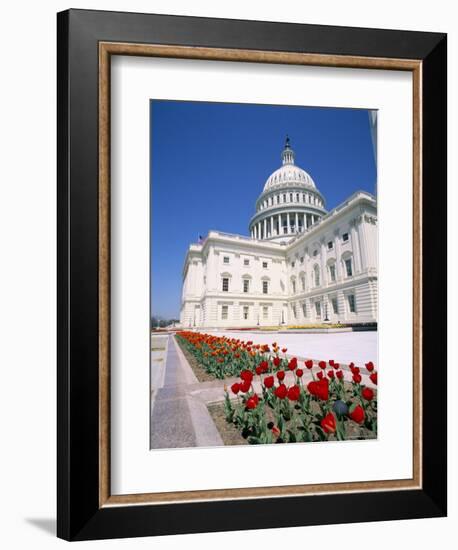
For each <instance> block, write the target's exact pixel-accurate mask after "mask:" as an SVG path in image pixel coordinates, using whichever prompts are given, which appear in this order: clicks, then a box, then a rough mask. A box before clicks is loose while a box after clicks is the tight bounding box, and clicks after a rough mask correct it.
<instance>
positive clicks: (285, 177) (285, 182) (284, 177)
mask: <svg viewBox="0 0 458 550" xmlns="http://www.w3.org/2000/svg"><path fill="white" fill-rule="evenodd" d="M291 185H294V186H299V187H304V188H308V189H316V186H315V182H314V181H313V179H312V177H311V176H310V174H307V172H306V171H305V170H302V168H300V167H299V166H296V165H294V164H285V165H283V166H281V167H280V168H278V170H275V172H273V173H272V174H271V175H270V176H269V177H268V178H267V181H266V183H265V185H264V191H269V190H270V189H276V188H279V187H291Z"/></svg>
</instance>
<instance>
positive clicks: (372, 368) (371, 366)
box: [366, 361, 374, 372]
mask: <svg viewBox="0 0 458 550" xmlns="http://www.w3.org/2000/svg"><path fill="white" fill-rule="evenodd" d="M366 369H367V370H368V371H369V372H372V371H373V370H374V363H372V361H369V363H366Z"/></svg>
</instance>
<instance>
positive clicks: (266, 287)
mask: <svg viewBox="0 0 458 550" xmlns="http://www.w3.org/2000/svg"><path fill="white" fill-rule="evenodd" d="M262 293H263V294H269V281H262Z"/></svg>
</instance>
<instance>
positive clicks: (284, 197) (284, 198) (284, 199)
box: [283, 194, 286, 202]
mask: <svg viewBox="0 0 458 550" xmlns="http://www.w3.org/2000/svg"><path fill="white" fill-rule="evenodd" d="M283 202H286V194H284V195H283Z"/></svg>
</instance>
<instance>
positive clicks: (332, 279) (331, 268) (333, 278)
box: [329, 264, 336, 283]
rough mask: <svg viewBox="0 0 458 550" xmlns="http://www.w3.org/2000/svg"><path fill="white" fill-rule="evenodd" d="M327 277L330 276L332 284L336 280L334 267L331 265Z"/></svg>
mask: <svg viewBox="0 0 458 550" xmlns="http://www.w3.org/2000/svg"><path fill="white" fill-rule="evenodd" d="M329 275H330V276H331V281H332V282H333V283H334V282H335V280H336V266H335V264H331V265H330V266H329Z"/></svg>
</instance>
